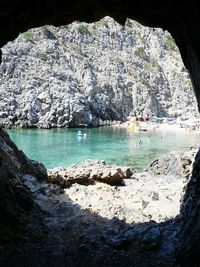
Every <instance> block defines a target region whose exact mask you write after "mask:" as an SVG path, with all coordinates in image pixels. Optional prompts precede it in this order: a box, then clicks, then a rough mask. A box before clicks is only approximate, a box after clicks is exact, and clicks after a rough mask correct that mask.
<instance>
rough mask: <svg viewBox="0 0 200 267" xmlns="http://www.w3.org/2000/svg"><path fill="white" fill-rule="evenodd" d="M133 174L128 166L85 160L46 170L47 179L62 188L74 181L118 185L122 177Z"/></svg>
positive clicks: (86, 183) (85, 183)
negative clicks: (69, 165) (68, 165)
mask: <svg viewBox="0 0 200 267" xmlns="http://www.w3.org/2000/svg"><path fill="white" fill-rule="evenodd" d="M132 174H133V172H132V170H131V169H130V168H126V167H117V166H112V165H106V164H105V161H101V160H87V161H85V162H84V163H82V164H76V165H73V166H71V167H67V168H54V169H52V170H49V171H48V178H49V181H51V182H53V183H56V184H59V185H60V186H62V187H63V188H67V187H70V186H71V185H72V184H74V183H78V184H83V185H89V184H94V183H95V182H102V183H107V184H110V185H120V184H122V182H123V179H126V178H130V177H131V175H132Z"/></svg>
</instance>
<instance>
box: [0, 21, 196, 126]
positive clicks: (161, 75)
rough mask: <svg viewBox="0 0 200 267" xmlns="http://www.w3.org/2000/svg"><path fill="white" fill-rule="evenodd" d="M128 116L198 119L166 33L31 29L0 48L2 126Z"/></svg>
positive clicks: (132, 28)
mask: <svg viewBox="0 0 200 267" xmlns="http://www.w3.org/2000/svg"><path fill="white" fill-rule="evenodd" d="M131 112H136V113H140V114H142V113H144V114H150V115H151V114H154V115H156V116H169V115H172V116H179V117H186V118H190V117H191V116H192V117H195V116H198V113H197V107H196V102H195V98H194V93H193V90H192V84H191V81H190V78H189V74H188V72H187V70H186V69H185V67H184V64H183V62H182V59H181V56H180V53H179V50H178V48H177V46H176V44H175V43H174V40H173V38H172V37H171V35H170V34H169V33H168V32H167V31H163V30H162V29H159V28H157V29H155V28H149V27H144V26H142V25H140V24H139V23H137V22H135V21H133V20H130V19H127V21H126V24H125V25H124V26H121V25H119V24H118V23H117V22H116V21H114V20H113V19H112V18H110V17H105V18H104V19H102V20H100V21H99V22H96V23H91V24H87V23H80V22H74V23H72V24H70V25H66V26H61V27H57V28H56V27H53V26H49V25H48V26H44V27H40V28H36V29H30V30H29V31H27V32H24V33H22V34H20V35H19V36H18V38H17V39H15V40H14V41H13V42H9V43H8V44H7V45H5V46H4V47H3V48H2V63H1V66H0V123H1V125H2V126H4V127H24V128H26V127H41V128H51V127H74V126H78V125H79V126H80V125H85V124H87V125H89V126H99V125H108V124H110V123H112V122H113V121H116V120H118V121H119V120H120V121H125V120H126V119H127V117H128V116H129V114H130V113H131Z"/></svg>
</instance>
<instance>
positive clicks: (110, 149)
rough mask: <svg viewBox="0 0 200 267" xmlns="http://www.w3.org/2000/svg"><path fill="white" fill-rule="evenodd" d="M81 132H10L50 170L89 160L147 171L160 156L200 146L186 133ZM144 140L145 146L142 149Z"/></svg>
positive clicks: (30, 155) (91, 130) (19, 145)
mask: <svg viewBox="0 0 200 267" xmlns="http://www.w3.org/2000/svg"><path fill="white" fill-rule="evenodd" d="M78 130H79V129H50V130H45V129H17V130H9V131H8V133H9V134H10V136H11V138H12V140H13V141H14V142H15V143H16V144H17V146H18V148H19V149H21V150H23V151H24V152H25V154H26V155H28V156H29V157H30V158H31V159H35V160H38V161H41V162H43V163H44V164H45V165H46V167H47V168H53V167H58V166H69V165H71V164H74V163H78V162H81V161H83V160H86V159H102V160H105V161H106V162H107V163H111V164H116V165H126V166H131V167H135V168H137V169H140V170H141V169H144V168H145V167H146V166H147V165H148V164H149V163H150V162H151V161H152V160H153V159H155V158H156V157H157V156H158V155H160V154H163V153H166V152H169V151H172V150H183V149H185V148H187V147H189V146H191V145H194V144H198V143H199V136H195V135H194V134H193V135H189V134H186V133H180V132H179V133H178V132H177V133H170V132H165V133H156V132H154V133H150V132H139V133H135V134H133V135H129V134H128V133H127V131H126V129H119V128H112V127H101V128H90V129H88V128H87V129H81V130H82V131H84V132H86V133H87V136H86V138H84V137H78V136H77V131H78ZM140 140H141V142H142V144H141V146H138V143H139V141H140Z"/></svg>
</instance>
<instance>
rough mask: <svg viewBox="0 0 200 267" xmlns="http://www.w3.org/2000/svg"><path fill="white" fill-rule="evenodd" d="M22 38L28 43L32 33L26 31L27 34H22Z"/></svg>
mask: <svg viewBox="0 0 200 267" xmlns="http://www.w3.org/2000/svg"><path fill="white" fill-rule="evenodd" d="M23 37H24V39H25V40H26V41H29V40H30V39H31V37H32V33H31V32H29V31H27V32H23Z"/></svg>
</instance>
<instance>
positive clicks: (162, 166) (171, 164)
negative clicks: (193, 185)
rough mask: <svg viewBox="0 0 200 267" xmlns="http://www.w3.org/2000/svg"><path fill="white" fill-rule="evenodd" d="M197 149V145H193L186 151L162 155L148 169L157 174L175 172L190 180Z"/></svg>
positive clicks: (174, 173)
mask: <svg viewBox="0 0 200 267" xmlns="http://www.w3.org/2000/svg"><path fill="white" fill-rule="evenodd" d="M197 151H198V148H197V147H191V148H190V149H189V150H187V151H185V152H178V151H177V152H171V153H169V154H166V155H163V156H160V157H159V158H157V159H155V160H154V161H153V162H152V163H151V164H150V165H149V167H148V170H149V171H150V172H152V173H154V174H155V175H169V174H173V175H177V176H179V177H182V178H183V179H186V180H188V178H189V177H190V176H191V173H192V167H193V163H194V157H195V155H196V153H197Z"/></svg>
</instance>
